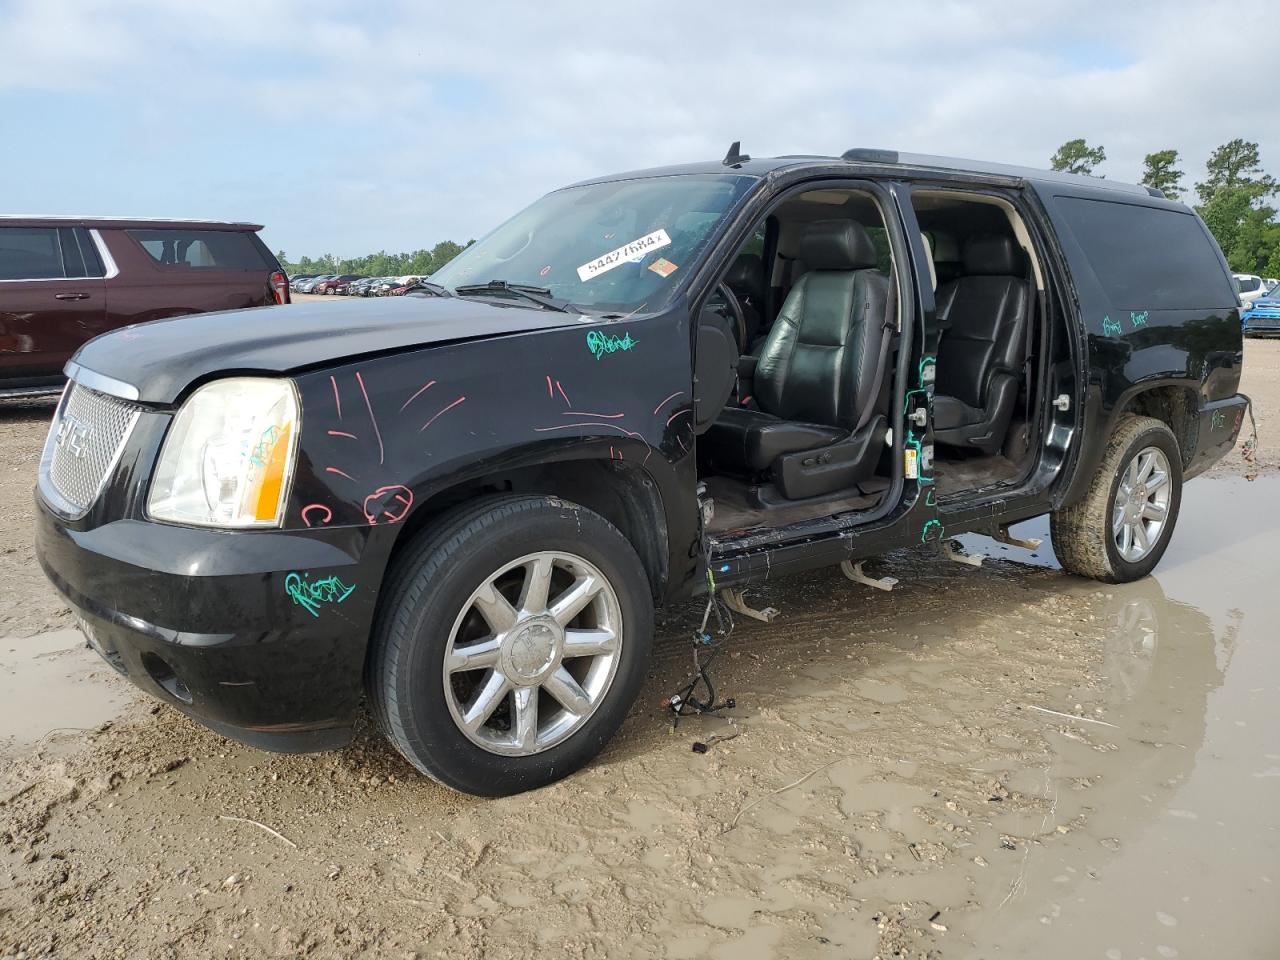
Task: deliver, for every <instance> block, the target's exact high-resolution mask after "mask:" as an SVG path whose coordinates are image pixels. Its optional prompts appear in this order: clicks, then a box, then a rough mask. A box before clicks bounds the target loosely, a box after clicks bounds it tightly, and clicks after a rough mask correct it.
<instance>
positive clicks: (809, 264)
mask: <svg viewBox="0 0 1280 960" xmlns="http://www.w3.org/2000/svg"><path fill="white" fill-rule="evenodd" d="M899 283H900V271H898V270H896V269H895V266H894V262H893V255H892V247H891V243H890V240H889V236H888V233H887V230H886V226H885V219H884V215H883V212H882V210H881V207H880V204H879V202H878V201H877V199H876V197H875V196H874V195H873V194H871V193H870V192H868V191H866V190H860V189H854V188H849V189H843V188H832V187H824V188H821V189H814V190H809V191H807V192H804V193H800V194H797V195H794V196H792V197H790V198H787V199H784V200H783V201H782V202H780V203H779V204H778V205H777V206H775V207H774V208H773V210H772V211H771V212H770V214H769V215H768V217H767V218H766V219H765V220H764V221H763V222H762V223H760V224H759V226H758V229H757V230H756V231H755V232H754V233H753V234H752V235H751V236H750V238H749V239H748V240H747V241H746V243H745V244H744V245H743V246H742V248H741V249H740V250H739V251H738V253H737V254H736V256H735V257H734V258H733V259H732V260H731V261H730V266H729V267H728V268H727V270H726V272H725V274H724V276H723V278H722V280H721V282H720V283H719V284H718V285H717V287H716V288H715V292H714V293H713V294H712V296H711V297H710V298H709V300H708V302H707V303H706V304H705V306H704V307H703V309H702V311H701V315H700V317H699V324H700V329H703V328H705V329H707V330H710V331H717V330H718V331H719V332H718V333H714V334H708V336H714V337H715V338H718V339H719V340H722V341H727V342H731V343H732V345H733V349H734V352H736V353H737V354H738V357H737V359H736V362H735V369H734V370H733V371H732V372H731V373H730V374H729V376H728V382H727V384H725V385H724V386H723V387H722V388H721V390H720V391H717V389H715V388H714V387H713V386H711V385H712V384H715V383H723V382H724V381H723V377H724V374H723V361H715V360H711V361H706V362H704V358H706V357H708V356H711V355H713V352H704V351H703V349H702V344H703V340H704V336H703V335H702V334H700V335H699V348H698V357H699V361H698V367H699V372H698V375H699V382H700V386H701V387H702V388H710V389H709V390H708V392H709V393H711V394H713V395H715V399H718V393H719V392H723V393H724V395H725V397H726V399H725V400H724V401H722V406H721V408H720V409H719V410H718V412H717V413H716V414H715V416H714V417H709V418H708V422H707V423H706V425H705V428H704V430H703V432H702V433H701V435H700V436H699V437H698V440H697V459H698V477H699V481H700V483H701V484H702V485H703V488H704V490H705V496H704V503H707V502H710V504H711V506H712V509H711V511H710V512H711V518H710V520H709V522H708V523H707V526H706V530H707V533H708V534H709V535H711V536H713V537H715V536H729V535H732V534H734V533H735V532H738V531H744V530H751V529H756V528H773V529H776V528H779V527H783V526H787V525H789V524H792V523H797V522H801V521H804V520H808V519H813V518H816V517H834V516H839V515H841V514H845V513H856V512H860V511H868V510H873V509H874V508H875V507H877V506H878V505H879V504H880V502H881V499H882V498H883V497H884V496H885V494H886V491H888V490H889V489H890V487H891V484H892V480H893V467H894V461H893V455H892V451H891V449H890V447H889V445H888V436H889V422H890V417H889V412H890V404H891V398H892V397H893V396H894V395H895V394H894V386H895V384H894V376H895V374H894V371H895V370H896V369H897V366H898V363H897V353H898V350H899V341H900V331H901V329H902V325H903V324H902V316H901V314H902V310H901V306H900V304H901V303H902V297H901V295H900V289H899ZM721 352H723V351H721ZM708 365H710V366H712V367H715V368H716V370H715V371H712V370H709V369H707V367H708ZM704 378H706V379H704ZM715 399H713V400H712V402H715ZM899 456H900V455H899Z"/></svg>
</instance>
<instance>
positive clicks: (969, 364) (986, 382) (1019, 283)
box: [933, 235, 1031, 454]
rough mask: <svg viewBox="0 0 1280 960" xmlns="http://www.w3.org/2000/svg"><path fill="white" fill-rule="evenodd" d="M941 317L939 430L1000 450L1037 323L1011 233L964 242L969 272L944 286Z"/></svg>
mask: <svg viewBox="0 0 1280 960" xmlns="http://www.w3.org/2000/svg"><path fill="white" fill-rule="evenodd" d="M938 321H939V324H940V326H941V327H942V337H941V339H940V341H939V344H938V364H937V383H936V386H935V390H936V393H935V395H934V398H933V418H934V419H933V433H934V437H935V438H936V439H938V440H940V441H941V442H943V443H948V444H951V445H953V446H961V447H976V448H977V449H979V450H981V451H982V452H983V453H987V454H993V453H997V452H999V450H1000V448H1001V447H1002V446H1003V445H1004V438H1005V434H1006V433H1007V432H1008V429H1009V421H1010V419H1011V418H1012V417H1013V408H1014V405H1015V403H1016V402H1017V399H1018V385H1019V383H1021V381H1022V369H1023V365H1024V364H1023V361H1024V356H1025V353H1026V349H1027V343H1026V340H1027V332H1028V326H1029V325H1030V323H1031V290H1030V285H1029V284H1028V283H1027V280H1026V274H1025V272H1024V268H1023V256H1022V251H1021V250H1020V249H1019V248H1018V247H1016V246H1014V243H1013V240H1012V239H1011V238H1010V237H1008V236H1002V235H991V236H975V237H971V238H969V240H967V241H966V242H965V245H964V276H961V277H959V278H957V279H955V280H952V281H950V282H948V283H944V284H943V285H942V286H941V287H939V288H938ZM1028 389H1030V385H1028Z"/></svg>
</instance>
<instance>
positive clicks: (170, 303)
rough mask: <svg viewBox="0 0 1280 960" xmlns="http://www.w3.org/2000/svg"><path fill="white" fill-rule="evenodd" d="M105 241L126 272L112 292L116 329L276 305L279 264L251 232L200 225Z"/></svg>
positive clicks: (115, 233) (119, 232)
mask: <svg viewBox="0 0 1280 960" xmlns="http://www.w3.org/2000/svg"><path fill="white" fill-rule="evenodd" d="M105 236H106V237H107V239H108V244H109V246H110V248H111V252H112V255H113V256H114V257H115V259H116V261H117V262H118V263H119V264H120V271H121V275H120V277H119V278H118V279H116V280H115V281H113V282H112V283H111V284H109V286H108V290H107V301H108V303H107V306H108V309H109V310H110V313H111V320H112V325H113V326H120V325H123V324H129V323H142V322H145V321H149V320H163V319H166V318H168V317H179V316H184V315H186V314H190V313H206V312H208V311H212V310H240V309H243V308H245V307H261V306H264V305H266V304H268V303H274V302H275V298H274V296H273V295H272V292H271V285H270V278H271V273H272V271H274V270H276V269H277V267H276V265H275V260H274V258H273V257H271V255H270V253H269V252H268V251H266V248H265V247H263V246H262V244H261V242H260V241H259V240H258V239H257V237H256V236H255V235H254V234H253V233H251V232H249V231H241V230H216V229H207V228H205V227H203V226H201V225H194V226H191V227H145V228H124V229H114V230H111V231H107V232H106V233H105Z"/></svg>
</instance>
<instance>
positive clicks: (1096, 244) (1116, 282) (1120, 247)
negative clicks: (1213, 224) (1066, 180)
mask: <svg viewBox="0 0 1280 960" xmlns="http://www.w3.org/2000/svg"><path fill="white" fill-rule="evenodd" d="M1057 206H1058V210H1059V211H1060V212H1061V214H1062V217H1063V218H1064V219H1065V220H1066V222H1067V225H1068V226H1069V227H1070V228H1071V232H1072V233H1074V234H1075V236H1076V239H1077V240H1078V241H1079V243H1080V248H1081V249H1082V250H1083V251H1084V255H1085V257H1086V258H1087V259H1088V261H1089V265H1090V266H1091V267H1092V268H1093V272H1094V275H1095V276H1096V277H1097V278H1098V282H1099V283H1100V284H1101V285H1102V289H1103V291H1104V292H1105V293H1106V295H1107V297H1108V298H1109V299H1110V300H1111V303H1112V306H1113V307H1115V308H1116V309H1118V310H1188V309H1204V308H1230V307H1234V306H1237V300H1236V292H1235V291H1234V290H1233V289H1232V286H1231V284H1229V283H1228V276H1227V274H1226V272H1225V271H1224V270H1223V269H1222V264H1221V262H1220V260H1219V258H1218V252H1217V250H1215V249H1214V247H1213V243H1212V241H1211V240H1210V239H1209V235H1208V233H1207V232H1206V231H1205V229H1204V227H1203V226H1202V225H1201V224H1200V221H1199V220H1198V219H1197V218H1196V217H1195V215H1193V214H1190V213H1181V212H1179V211H1177V210H1162V209H1159V208H1156V207H1146V206H1139V205H1137V204H1131V203H1117V202H1114V201H1110V200H1085V199H1083V198H1080V197H1059V198H1058V200H1057Z"/></svg>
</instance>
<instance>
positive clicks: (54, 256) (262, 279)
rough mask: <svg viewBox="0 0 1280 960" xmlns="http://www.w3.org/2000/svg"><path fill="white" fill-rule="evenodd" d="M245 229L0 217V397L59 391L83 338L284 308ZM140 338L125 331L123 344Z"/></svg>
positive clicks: (281, 281)
mask: <svg viewBox="0 0 1280 960" xmlns="http://www.w3.org/2000/svg"><path fill="white" fill-rule="evenodd" d="M261 229H262V227H260V226H257V225H255V224H249V223H214V222H209V221H195V220H145V219H127V218H103V217H25V216H0V396H17V395H36V394H40V393H48V392H50V391H51V390H52V391H54V392H56V391H57V390H60V389H61V388H62V384H63V382H64V378H63V375H62V372H63V366H64V365H65V364H66V362H67V360H68V359H69V358H70V357H71V355H72V353H74V352H75V350H76V349H77V348H78V347H79V346H80V345H81V344H82V343H84V342H85V341H86V340H89V339H92V338H93V337H96V336H97V335H98V334H100V333H105V332H106V331H108V330H114V329H116V328H118V327H125V326H129V325H130V324H135V323H144V322H146V321H149V320H163V319H167V318H169V317H176V316H181V315H182V314H187V313H202V312H204V311H209V310H235V309H239V308H242V307H259V306H266V305H269V304H279V303H288V302H289V288H288V284H287V281H286V278H285V275H284V272H283V271H282V270H281V268H280V264H279V263H278V262H277V261H276V258H275V257H274V256H273V255H272V253H271V251H270V250H268V249H267V247H266V246H265V245H264V244H263V243H262V241H261V240H260V239H258V231H259V230H261ZM142 336H144V333H143V331H141V330H134V331H130V332H129V333H128V334H127V337H128V338H138V337H142Z"/></svg>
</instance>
